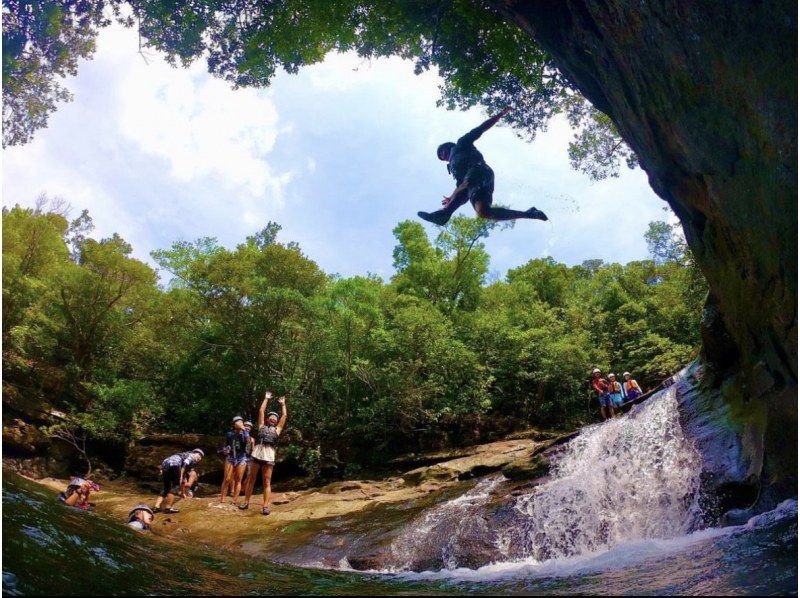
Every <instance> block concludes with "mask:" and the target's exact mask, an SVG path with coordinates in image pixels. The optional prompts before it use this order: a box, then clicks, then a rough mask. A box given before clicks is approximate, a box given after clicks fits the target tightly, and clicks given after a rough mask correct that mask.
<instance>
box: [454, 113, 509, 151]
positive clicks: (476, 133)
mask: <svg viewBox="0 0 800 598" xmlns="http://www.w3.org/2000/svg"><path fill="white" fill-rule="evenodd" d="M509 112H511V106H506V107H505V108H503V109H502V110H501V111H500V112H499V113H498V114H495V115H494V116H493V117H492V118H490V119H488V120H485V121H484V122H482V123H481V124H480V125H478V126H477V127H475V128H474V129H472V130H471V131H470V132H469V133H467V134H466V135H464V136H463V137H462V138H461V139H459V140H458V142H459V143H461V142H462V141H468V142H470V143H474V142H475V141H477V140H478V137H480V136H481V135H483V134H484V133H485V132H486V131H488V130H489V129H491V128H492V127H493V126H495V125H496V124H497V122H498V121H499V120H500V119H501V118H503V117H504V116H505V115H506V114H508V113H509Z"/></svg>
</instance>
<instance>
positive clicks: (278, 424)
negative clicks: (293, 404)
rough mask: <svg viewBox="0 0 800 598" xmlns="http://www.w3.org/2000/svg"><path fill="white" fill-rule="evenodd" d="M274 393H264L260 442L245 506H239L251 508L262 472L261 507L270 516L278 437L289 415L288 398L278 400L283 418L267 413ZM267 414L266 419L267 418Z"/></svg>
mask: <svg viewBox="0 0 800 598" xmlns="http://www.w3.org/2000/svg"><path fill="white" fill-rule="evenodd" d="M271 398H272V393H271V392H269V391H267V392H266V393H264V400H263V401H262V402H261V407H259V409H258V441H257V442H256V445H255V446H254V447H253V463H252V465H251V467H252V469H251V471H250V479H249V480H248V482H247V491H246V494H245V499H244V504H242V505H239V508H240V509H242V510H245V509H247V508H248V507H249V506H250V497H251V496H252V495H253V488H255V485H256V478H257V477H258V472H259V470H261V477H262V482H263V483H264V503H263V504H262V506H261V514H262V515H269V501H270V499H271V498H272V470H273V468H274V467H275V458H276V454H275V448H276V447H277V445H278V437H279V436H280V435H281V433H282V432H283V429H284V427H285V426H286V419H287V417H288V413H287V411H286V397H281V398H280V399H278V403H280V405H281V417H280V420H279V419H278V414H277V413H275V412H274V411H271V412H269V413H266V411H267V405H268V404H269V400H270V399H271ZM265 414H266V417H265Z"/></svg>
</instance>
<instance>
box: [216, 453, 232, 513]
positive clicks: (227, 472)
mask: <svg viewBox="0 0 800 598" xmlns="http://www.w3.org/2000/svg"><path fill="white" fill-rule="evenodd" d="M232 482H233V463H231V462H230V461H228V459H225V469H224V470H223V478H222V488H220V491H219V502H221V503H224V502H225V499H226V498H227V496H228V488H230V485H231V483H232Z"/></svg>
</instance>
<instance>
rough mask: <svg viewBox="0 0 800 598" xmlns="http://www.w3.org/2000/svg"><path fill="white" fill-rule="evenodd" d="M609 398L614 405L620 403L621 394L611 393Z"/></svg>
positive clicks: (616, 405)
mask: <svg viewBox="0 0 800 598" xmlns="http://www.w3.org/2000/svg"><path fill="white" fill-rule="evenodd" d="M611 400H612V401H614V406H615V407H619V406H620V405H622V395H621V394H620V393H618V392H616V393H614V394H612V395H611Z"/></svg>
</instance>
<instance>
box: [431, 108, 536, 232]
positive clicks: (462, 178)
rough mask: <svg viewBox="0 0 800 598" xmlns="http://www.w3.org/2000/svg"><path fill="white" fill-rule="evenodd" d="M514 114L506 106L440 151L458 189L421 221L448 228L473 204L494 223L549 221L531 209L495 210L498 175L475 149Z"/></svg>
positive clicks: (437, 154) (438, 154) (482, 215)
mask: <svg viewBox="0 0 800 598" xmlns="http://www.w3.org/2000/svg"><path fill="white" fill-rule="evenodd" d="M510 111H511V107H510V106H506V107H505V108H504V109H503V110H502V111H501V112H500V113H499V114H496V115H495V116H493V117H492V118H490V119H488V120H487V121H485V122H484V123H482V124H481V125H479V126H478V127H476V128H474V129H472V130H471V131H470V132H469V133H467V134H466V135H464V136H463V137H461V138H460V139H459V140H458V141H457V142H456V143H453V142H452V141H448V142H447V143H443V144H441V145H440V146H439V147H438V149H437V150H436V156H437V157H438V158H439V159H440V160H442V161H443V162H447V172H449V173H450V174H452V175H453V178H455V180H456V183H457V186H456V188H455V190H454V191H453V193H452V194H451V195H449V196H445V198H444V200H443V201H442V209H441V210H436V211H435V212H432V213H428V212H417V215H418V216H419V217H420V218H422V219H423V220H426V221H427V222H432V223H433V224H438V225H439V226H443V225H445V224H447V222H448V221H449V220H450V217H451V216H452V215H453V213H454V212H455V211H456V210H457V209H458V208H460V207H461V206H462V205H464V204H465V203H466V202H467V201H469V202H470V203H472V207H473V208H475V212H476V213H477V214H478V216H480V217H481V218H488V219H490V220H515V219H517V218H529V219H532V220H547V216H545V214H544V212H542V211H540V210H537V209H536V208H530V209H528V210H525V211H524V212H522V211H520V210H509V209H507V208H496V207H492V201H493V199H492V196H493V194H494V171H493V170H492V169H491V168H489V165H488V164H486V162H485V161H484V159H483V155H482V154H481V153H480V152H479V151H478V150H477V149H476V148H475V145H474V143H475V141H477V140H478V138H479V137H480V136H481V135H483V134H484V133H485V132H486V131H488V130H489V129H490V128H492V127H493V126H494V125H495V124H497V122H498V121H499V120H500V119H501V118H503V117H504V116H505V115H506V114H508V113H509V112H510Z"/></svg>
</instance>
